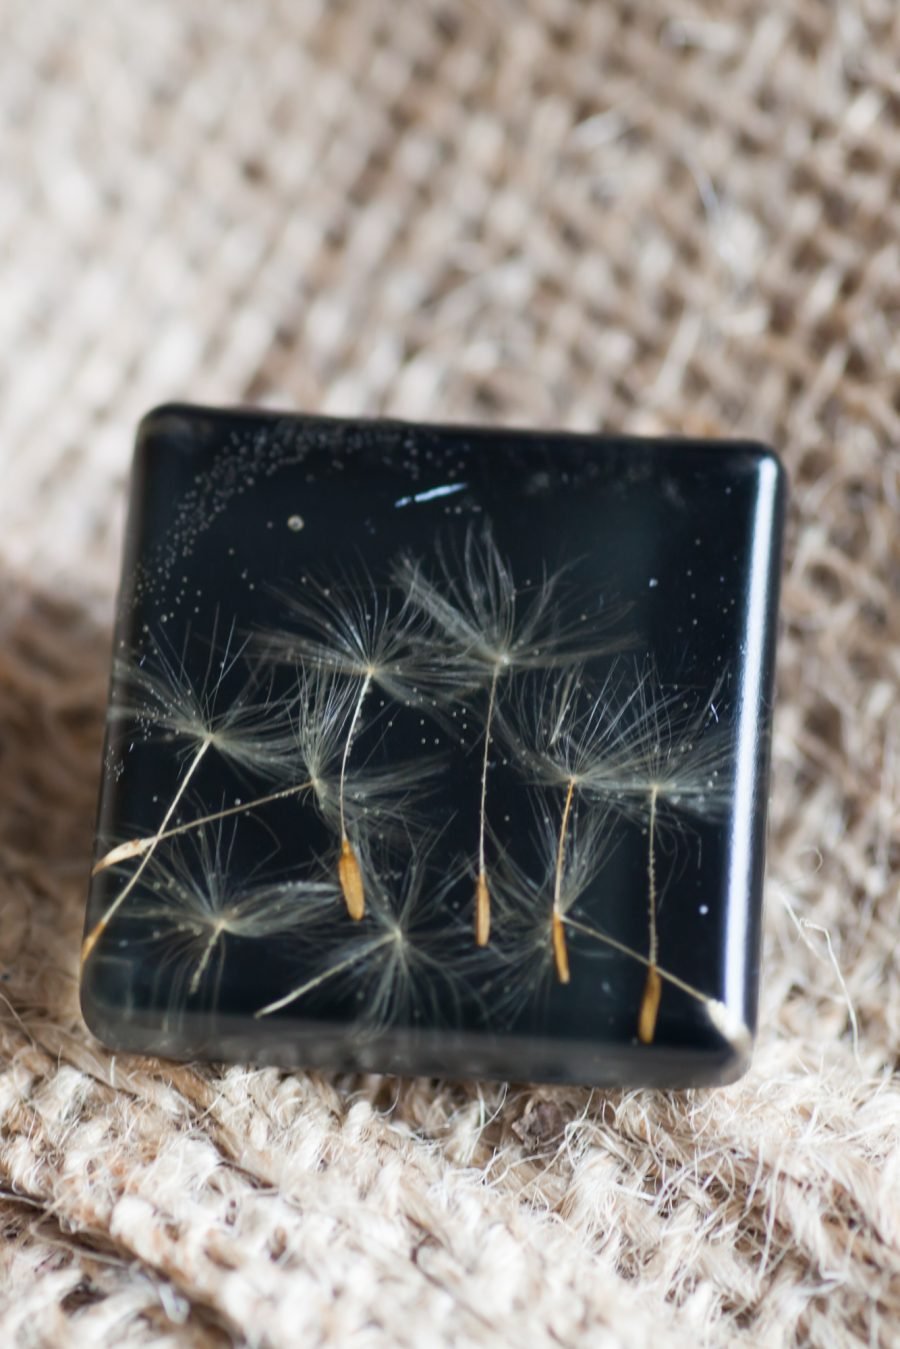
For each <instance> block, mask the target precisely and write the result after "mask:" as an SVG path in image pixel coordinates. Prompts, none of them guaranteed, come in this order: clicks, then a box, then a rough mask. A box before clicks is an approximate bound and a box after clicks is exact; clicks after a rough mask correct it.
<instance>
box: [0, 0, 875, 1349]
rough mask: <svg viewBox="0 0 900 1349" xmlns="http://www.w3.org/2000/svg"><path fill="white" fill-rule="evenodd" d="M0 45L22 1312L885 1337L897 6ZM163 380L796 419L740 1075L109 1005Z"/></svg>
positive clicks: (496, 404) (150, 8) (191, 394)
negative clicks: (427, 1059)
mask: <svg viewBox="0 0 900 1349" xmlns="http://www.w3.org/2000/svg"><path fill="white" fill-rule="evenodd" d="M0 36H2V45H0V156H2V164H0V167H2V173H0V269H2V275H0V331H2V358H0V361H2V369H0V374H2V394H0V452H2V485H0V573H2V582H0V583H2V608H0V624H2V635H0V902H2V922H0V944H2V949H0V956H2V969H0V979H2V983H0V994H2V996H0V1009H2V1011H0V1187H2V1198H0V1212H2V1220H3V1235H4V1241H3V1242H2V1245H0V1261H2V1266H3V1284H2V1294H0V1296H2V1307H0V1343H2V1344H3V1345H27V1346H33V1345H35V1346H52V1347H53V1349H55V1347H56V1346H68V1345H79V1346H81V1345H121V1344H124V1343H129V1344H130V1343H134V1344H147V1345H151V1344H152V1345H164V1344H165V1345H190V1346H207V1345H219V1344H228V1343H232V1342H233V1343H239V1344H245V1343H246V1344H252V1345H259V1346H293V1345H304V1346H312V1345H316V1344H329V1345H353V1346H359V1347H360V1349H363V1347H364V1346H388V1345H390V1346H394V1345H403V1346H407V1345H408V1346H417V1347H421V1346H430V1345H469V1344H477V1345H515V1346H530V1347H534V1349H540V1346H544V1345H547V1346H550V1345H555V1346H559V1345H583V1346H590V1347H591V1349H603V1346H606V1345H610V1346H611V1345H623V1346H646V1345H650V1344H654V1345H655V1344H667V1345H685V1346H689V1347H690V1349H697V1346H698V1345H725V1344H734V1345H746V1346H754V1347H758V1346H766V1345H787V1344H812V1345H822V1346H842V1345H857V1344H859V1345H867V1346H886V1345H892V1344H893V1345H895V1344H897V1343H900V1090H898V1086H897V1082H896V1078H892V1076H891V1074H892V1072H894V1071H895V1070H896V1066H897V1053H898V1044H900V981H898V972H897V956H896V947H897V941H898V930H900V903H898V890H897V886H898V849H900V842H898V804H897V802H898V781H900V732H898V721H897V693H898V675H900V670H898V666H900V605H898V600H897V587H898V580H900V572H898V569H900V556H898V534H900V525H898V512H900V452H898V442H900V344H898V325H900V288H898V275H900V270H898V269H900V251H898V237H900V81H898V66H900V19H898V7H897V6H896V4H895V3H894V0H846V3H844V2H842V3H840V4H838V3H830V0H781V2H780V3H779V2H778V0H769V2H768V3H766V2H765V0H763V2H762V3H761V2H760V0H721V2H720V3H718V4H715V3H711V2H710V3H706V4H704V3H703V2H702V0H691V3H684V4H680V5H667V4H665V3H663V0H610V3H601V2H600V0H596V3H587V2H585V3H583V4H581V3H576V0H540V2H539V0H531V2H530V3H513V0H509V3H501V0H480V2H479V3H475V0H472V2H471V3H454V2H453V0H441V2H438V0H415V3H412V2H410V3H406V0H401V2H400V3H397V2H396V0H357V3H331V4H328V3H326V2H325V0H283V3H281V4H268V3H258V4H251V3H243V0H218V2H217V3H208V4H207V3H201V2H200V0H196V2H193V0H149V2H148V3H145V4H131V5H128V4H124V3H121V4H120V3H117V0H90V3H83V4H75V5H73V4H70V3H67V0H21V3H20V0H2V3H0ZM176 396H177V397H185V398H190V399H193V400H207V401H218V402H235V401H239V400H243V401H264V402H267V403H269V402H271V403H279V404H282V405H284V406H286V407H296V408H301V409H309V410H327V411H341V412H347V413H357V412H366V413H382V412H384V413H393V414H400V415H403V416H407V417H415V418H419V417H422V418H428V417H431V418H460V419H469V420H473V419H474V420H479V421H489V422H512V423H530V424H533V425H536V426H542V425H546V426H551V425H552V426H566V427H607V428H617V429H624V430H628V431H666V432H680V431H684V432H690V433H702V434H705V433H710V434H729V433H740V434H742V435H752V436H759V437H763V438H765V439H768V440H771V441H772V442H774V443H775V444H776V445H777V446H778V447H780V449H781V451H782V452H783V455H784V459H785V462H786V464H787V466H788V469H789V471H790V474H791V477H792V480H793V506H792V517H791V525H790V541H789V555H788V561H787V571H786V579H785V591H784V625H783V627H784V631H783V641H782V646H781V652H780V674H779V688H780V706H779V709H778V722H777V734H776V739H775V756H774V760H775V761H774V774H775V787H774V798H773V803H772V827H771V863H770V873H769V883H768V900H767V903H768V910H767V923H766V951H765V955H766V972H765V982H764V993H763V1005H762V1034H761V1038H760V1043H759V1049H758V1053H757V1055H756V1060H755V1064H754V1067H753V1070H752V1071H751V1073H750V1074H749V1076H748V1077H747V1078H746V1079H745V1080H744V1081H743V1082H741V1083H740V1084H738V1085H736V1086H734V1087H732V1088H730V1089H728V1090H725V1091H719V1092H695V1093H690V1094H685V1095H672V1096H665V1095H659V1094H654V1093H652V1092H641V1091H638V1092H629V1093H616V1092H607V1093H589V1092H587V1091H580V1090H570V1091H550V1090H534V1089H531V1088H529V1087H527V1086H483V1085H478V1084H477V1083H473V1084H470V1085H467V1086H459V1085H446V1084H442V1083H439V1082H428V1081H416V1082H409V1081H400V1082H398V1081H394V1080H391V1079H386V1078H366V1079H362V1080H361V1079H352V1080H349V1079H344V1078H341V1079H336V1078H327V1077H323V1076H315V1075H304V1074H302V1073H297V1074H291V1075H287V1076H285V1075H280V1074H278V1073H276V1072H274V1071H266V1072H247V1071H243V1070H240V1069H230V1070H227V1071H220V1070H219V1069H217V1068H216V1067H214V1066H197V1067H181V1068H179V1067H173V1066H172V1065H170V1064H166V1063H160V1062H155V1061H149V1060H146V1061H145V1060H137V1059H125V1058H118V1059H113V1058H112V1057H111V1056H110V1055H109V1054H107V1053H105V1052H104V1051H103V1050H102V1049H101V1048H100V1047H98V1046H97V1045H96V1044H95V1043H94V1042H93V1041H92V1040H91V1038H90V1037H89V1036H88V1034H87V1032H86V1031H85V1029H84V1027H83V1025H82V1023H81V1021H80V1018H79V1014H78V1008H77V998H76V975H77V957H78V941H79V929H80V924H81V914H82V903H83V895H84V883H85V873H86V866H87V860H88V854H89V847H90V839H91V828H92V811H93V803H94V796H95V789H96V779H97V772H98V756H99V744H100V736H101V729H102V719H103V708H104V698H105V688H104V684H105V676H106V664H107V653H108V648H107V643H108V633H109V624H110V619H111V613H112V596H113V589H114V585H115V580H116V569H117V550H118V543H119V539H120V535H121V527H122V514H123V510H122V508H123V484H124V480H125V475H126V470H127V466H128V459H129V453H130V439H131V435H132V430H133V425H134V423H135V421H136V419H137V417H138V416H139V415H140V413H141V412H143V411H144V410H145V409H146V408H147V407H149V406H150V405H152V404H154V403H156V402H159V401H161V400H164V399H168V398H171V397H176Z"/></svg>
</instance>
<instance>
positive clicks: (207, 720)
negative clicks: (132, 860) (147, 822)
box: [81, 621, 290, 962]
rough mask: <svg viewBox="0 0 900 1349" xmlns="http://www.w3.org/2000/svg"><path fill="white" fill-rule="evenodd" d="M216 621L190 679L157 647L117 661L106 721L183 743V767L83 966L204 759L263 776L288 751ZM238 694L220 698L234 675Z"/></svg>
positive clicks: (269, 708) (272, 712)
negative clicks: (216, 758)
mask: <svg viewBox="0 0 900 1349" xmlns="http://www.w3.org/2000/svg"><path fill="white" fill-rule="evenodd" d="M217 630H218V621H217V622H216V625H215V626H214V629H213V635H212V639H211V641H210V643H209V652H208V656H207V662H206V666H205V668H204V670H203V671H202V672H201V675H200V677H199V678H197V679H195V678H193V677H192V676H191V675H190V674H189V672H188V669H187V667H186V664H185V660H184V658H183V657H182V658H181V659H178V658H176V657H175V655H174V653H173V652H171V651H170V650H168V649H166V648H165V647H164V646H163V645H162V644H160V643H159V642H158V641H155V642H153V643H152V644H151V649H150V651H149V652H148V653H147V654H145V655H143V656H142V657H140V658H139V659H132V660H130V661H125V662H121V661H120V662H118V663H117V665H116V668H115V691H114V695H113V699H112V704H111V710H110V717H111V719H112V720H113V721H114V722H116V721H121V720H126V721H127V723H128V724H129V726H131V725H135V724H136V725H137V726H138V728H139V729H141V730H142V731H143V733H144V735H145V736H147V737H151V736H159V735H161V734H165V735H169V736H172V737H173V738H175V739H176V740H181V741H183V742H184V744H185V754H186V756H187V757H186V759H185V767H184V771H183V772H182V774H181V777H180V779H179V782H178V786H177V788H176V790H175V792H174V794H173V796H172V799H171V801H170V802H169V804H168V806H167V808H166V810H165V812H164V814H163V818H162V820H161V822H160V825H159V828H158V829H157V831H156V832H155V833H154V834H153V835H152V836H151V837H150V839H149V840H148V841H146V842H142V844H141V845H140V846H139V847H136V848H135V851H134V855H135V856H140V862H139V864H138V866H137V868H136V870H135V871H134V873H133V874H132V876H131V878H130V879H129V880H128V882H127V883H126V884H125V885H124V886H123V888H122V890H121V891H120V892H119V894H118V895H117V896H116V898H115V899H114V900H113V901H112V903H111V904H110V906H109V908H108V909H107V910H106V912H105V913H104V914H103V915H102V917H101V918H100V919H99V921H98V922H97V923H96V925H95V926H94V928H93V929H92V930H91V931H90V932H89V933H88V934H87V936H86V937H85V940H84V943H83V945H82V950H81V958H82V962H84V961H86V960H87V959H89V957H90V955H91V953H92V952H93V950H94V949H95V947H96V945H97V942H98V941H99V939H100V937H101V936H102V935H103V932H104V931H105V930H106V928H107V926H108V924H109V922H110V920H111V919H112V917H113V916H114V914H115V913H116V912H117V910H118V909H119V908H120V907H121V905H122V904H123V903H124V902H125V900H126V899H127V898H128V896H129V895H130V894H131V892H132V890H133V889H134V887H135V886H136V885H137V884H138V882H139V881H140V878H141V876H142V874H143V871H144V868H145V867H146V866H147V864H148V863H149V861H150V859H151V858H152V856H153V852H154V850H155V848H156V846H157V845H158V843H159V842H160V841H161V840H162V839H163V838H164V837H166V836H167V834H168V832H169V826H170V823H171V821H172V819H173V817H174V815H175V811H176V810H177V808H178V805H179V803H180V802H181V800H182V797H183V796H184V793H185V792H186V790H187V788H188V786H189V785H190V783H191V780H192V779H193V777H194V775H195V774H196V772H197V770H198V769H199V767H200V765H201V763H202V762H203V759H204V758H205V757H206V755H207V754H208V753H209V752H210V751H215V753H217V754H219V755H221V756H222V757H223V758H225V759H227V760H228V761H229V762H231V763H232V764H234V765H235V766H236V767H238V768H239V769H244V770H256V771H261V770H264V771H270V770H271V769H272V768H273V766H274V765H275V764H276V763H283V762H284V759H285V756H286V755H287V754H288V753H289V750H290V744H289V737H288V727H287V724H286V721H285V720H284V712H285V709H284V707H283V706H282V705H279V704H278V702H277V701H275V700H272V699H271V698H265V697H262V698H261V697H260V696H259V687H258V683H257V681H256V679H255V678H254V676H253V675H252V673H251V672H250V671H249V670H247V669H246V668H245V662H244V654H245V645H246V644H236V643H235V636H234V625H232V626H231V629H230V630H229V633H228V636H227V638H226V639H225V642H224V645H223V646H221V647H220V646H219V645H218V643H217ZM242 673H243V675H244V679H243V683H242V685H241V687H240V689H239V691H238V693H237V694H235V695H232V696H230V697H226V693H225V688H226V683H227V681H228V680H229V677H231V676H233V675H237V676H240V675H241V674H242Z"/></svg>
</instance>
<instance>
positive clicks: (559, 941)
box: [552, 913, 571, 984]
mask: <svg viewBox="0 0 900 1349" xmlns="http://www.w3.org/2000/svg"><path fill="white" fill-rule="evenodd" d="M552 933H553V960H554V963H555V965H556V977H557V978H558V979H559V982H560V983H561V984H567V983H568V982H569V979H570V978H571V975H570V973H569V948H568V946H567V944H566V929H565V925H564V923H563V920H562V919H561V918H560V916H559V914H558V913H554V915H553V923H552Z"/></svg>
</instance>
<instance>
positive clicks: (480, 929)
mask: <svg viewBox="0 0 900 1349" xmlns="http://www.w3.org/2000/svg"><path fill="white" fill-rule="evenodd" d="M490 939H491V892H490V890H488V883H487V876H485V874H484V872H483V871H481V872H479V873H478V880H477V882H476V884H475V945H476V946H487V944H488V942H489V941H490Z"/></svg>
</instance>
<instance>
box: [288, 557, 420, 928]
mask: <svg viewBox="0 0 900 1349" xmlns="http://www.w3.org/2000/svg"><path fill="white" fill-rule="evenodd" d="M286 609H287V613H288V616H289V619H290V624H291V626H290V628H289V629H285V630H281V631H278V632H273V633H268V634H265V635H264V637H263V642H264V645H265V646H266V648H267V649H268V650H269V651H270V652H272V653H273V654H274V655H275V656H276V657H280V658H282V659H288V660H290V661H292V662H296V663H298V664H299V665H300V667H301V669H307V668H311V669H313V670H318V671H321V672H324V673H328V674H331V675H333V676H340V677H343V678H349V679H351V680H353V681H355V685H356V689H355V694H354V701H353V710H352V713H351V715H350V720H349V725H348V726H347V729H346V734H345V736H344V739H343V749H342V754H341V764H340V775H339V780H338V817H339V824H338V827H339V834H340V853H339V860H338V876H339V879H340V884H341V890H342V893H343V896H344V901H345V903H346V906H347V911H348V913H349V914H350V915H351V917H354V918H356V919H359V918H361V917H362V916H363V914H364V912H365V883H364V870H363V868H362V867H361V865H360V862H359V858H358V856H357V850H356V846H355V845H354V842H353V840H352V839H351V837H350V828H349V825H348V818H347V774H348V766H349V762H350V755H351V751H352V749H353V745H354V742H355V740H356V737H357V734H358V732H359V729H360V725H361V721H362V715H363V709H364V707H365V704H366V700H367V699H368V697H369V695H370V694H371V691H372V689H373V688H374V687H376V686H377V687H378V688H380V689H381V690H382V691H383V692H384V693H386V694H387V695H388V696H389V697H391V698H393V699H394V700H395V701H396V702H401V703H403V702H406V701H408V700H409V699H410V698H411V697H413V698H415V699H416V700H418V699H419V697H420V696H421V695H420V692H419V689H420V686H421V687H423V688H427V687H429V686H432V685H435V684H440V683H441V682H443V681H445V680H446V671H445V669H444V668H442V665H441V663H440V661H438V660H436V659H435V658H434V657H433V656H432V655H430V654H429V652H428V648H427V644H425V643H424V642H423V641H422V640H421V639H422V636H423V623H422V619H421V617H420V616H419V615H418V614H417V613H416V612H415V611H414V610H413V609H412V607H411V606H410V605H409V604H408V603H404V604H402V605H401V606H400V607H399V608H398V609H396V610H392V609H391V607H390V604H389V603H388V602H387V601H385V599H384V597H383V596H382V595H381V594H380V593H379V591H378V590H377V589H376V587H375V586H374V584H373V583H372V580H371V578H370V577H369V576H368V573H364V572H360V573H359V574H358V575H355V576H352V575H349V574H348V575H345V576H344V577H343V578H341V583H340V584H337V585H328V586H325V585H321V584H316V583H313V582H310V583H308V585H307V587H306V589H305V590H304V593H303V594H302V595H298V594H294V595H292V596H290V597H287V598H286Z"/></svg>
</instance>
